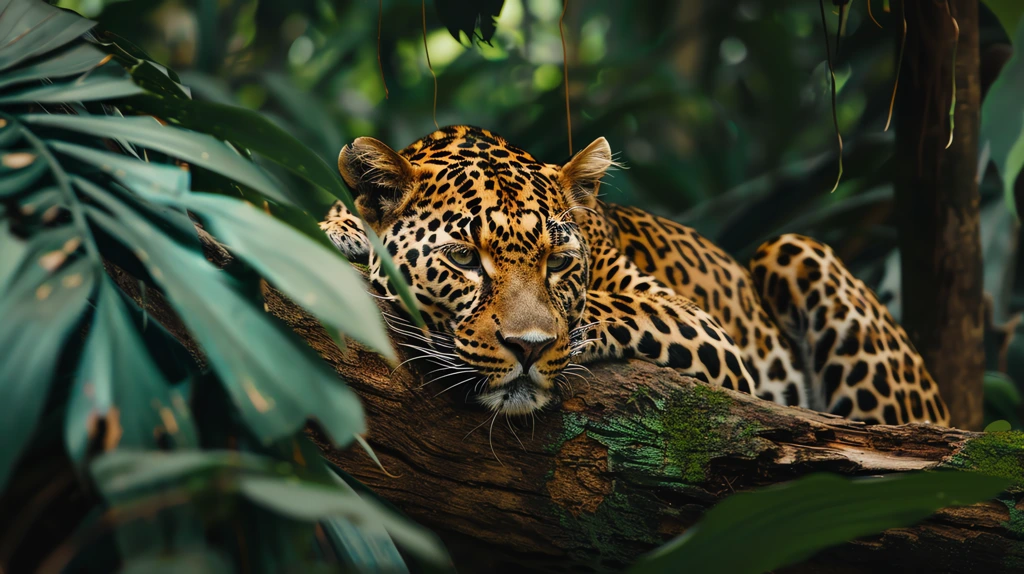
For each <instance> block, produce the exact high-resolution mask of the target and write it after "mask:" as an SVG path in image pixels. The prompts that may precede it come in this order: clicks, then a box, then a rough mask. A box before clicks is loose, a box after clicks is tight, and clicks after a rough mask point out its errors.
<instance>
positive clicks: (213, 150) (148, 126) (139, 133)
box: [21, 114, 290, 203]
mask: <svg viewBox="0 0 1024 574" xmlns="http://www.w3.org/2000/svg"><path fill="white" fill-rule="evenodd" d="M21 120H22V121H25V122H27V123H29V124H33V125H40V126H47V127H54V128H62V129H67V130H71V131H76V132H82V133H87V134H91V135H94V136H97V137H116V138H121V139H124V140H126V141H129V142H131V143H133V144H135V145H138V146H142V147H144V148H149V149H152V150H156V151H159V152H163V153H165V154H167V155H169V156H172V157H176V158H179V159H182V160H184V161H186V162H188V163H194V164H196V165H198V166H202V167H205V168H207V169H210V170H213V171H216V172H217V173H220V174H222V175H224V176H227V177H230V178H232V179H234V180H236V181H238V182H239V183H242V184H244V185H247V186H249V187H251V188H253V189H255V190H256V191H258V192H260V193H262V194H263V195H265V196H266V197H267V198H268V199H270V200H271V201H276V202H282V203H290V200H289V198H288V197H287V196H285V195H284V193H283V192H282V191H281V189H280V188H279V187H278V186H277V184H275V183H274V182H273V181H271V179H270V178H269V177H267V174H266V173H264V172H263V170H261V169H260V168H259V166H257V165H256V164H254V163H252V162H251V161H249V160H247V159H246V158H244V157H242V156H241V155H239V154H238V153H237V152H235V151H234V150H233V149H231V148H230V147H229V146H228V145H227V144H225V143H224V142H222V141H220V140H218V139H217V138H214V137H212V136H209V135H206V134H202V133H196V132H193V131H187V130H182V129H176V128H173V127H170V126H163V125H160V123H159V122H157V121H156V120H155V119H152V118H113V117H79V116H67V115H56V114H55V115H26V116H22V117H21Z"/></svg>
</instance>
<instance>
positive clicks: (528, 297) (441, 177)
mask: <svg viewBox="0 0 1024 574" xmlns="http://www.w3.org/2000/svg"><path fill="white" fill-rule="evenodd" d="M618 166H619V164H618V162H616V160H615V159H614V157H613V153H612V150H611V147H610V145H609V143H608V141H607V140H606V139H605V138H603V137H601V138H598V139H596V140H594V141H593V142H592V143H591V144H590V145H588V146H587V147H585V148H584V149H582V150H581V151H579V152H578V153H576V154H574V155H572V156H571V157H570V158H569V159H568V160H567V161H565V162H564V163H561V164H557V163H545V162H542V161H539V160H537V159H535V158H534V156H533V155H531V154H530V153H528V152H527V151H525V150H523V149H521V148H519V147H516V146H515V145H512V144H511V143H509V142H508V141H507V140H506V139H505V138H503V137H501V136H500V135H497V134H495V133H492V132H491V131H488V130H485V129H481V128H477V127H472V126H464V125H457V126H449V127H445V128H441V129H438V130H437V131H435V132H433V133H431V134H429V135H427V136H425V137H423V138H421V139H419V140H417V141H416V142H414V143H412V144H411V145H409V146H407V147H405V148H403V149H401V150H400V151H395V150H393V149H392V148H390V147H389V146H388V145H386V144H385V143H383V142H381V141H380V140H377V139H374V138H370V137H360V138H357V139H355V140H354V141H353V142H352V143H350V144H348V145H346V146H344V147H343V148H342V150H341V152H340V154H339V156H338V169H339V171H340V174H341V177H342V178H343V180H344V181H345V183H346V184H347V186H348V188H349V189H350V190H351V191H352V194H353V197H354V206H355V208H356V210H357V211H358V215H356V213H353V212H352V211H351V210H349V209H347V208H346V207H345V205H344V204H343V203H342V202H340V201H339V202H338V203H336V204H335V205H334V206H332V207H331V208H330V211H329V213H328V214H327V215H326V217H325V218H324V219H323V221H321V222H320V227H321V229H322V230H323V232H325V233H326V234H327V236H328V237H329V238H330V240H331V241H332V243H333V244H334V245H335V246H336V247H337V248H338V249H339V250H340V251H341V252H342V254H343V255H344V256H345V257H347V258H349V259H350V260H355V261H362V262H364V263H365V264H366V266H367V273H368V280H369V284H370V286H371V289H372V291H373V292H374V293H375V294H376V295H377V296H378V297H382V298H385V299H389V300H392V301H398V300H399V289H398V286H397V285H396V284H395V281H394V280H392V279H391V278H390V274H389V273H388V272H387V266H386V265H384V264H383V262H382V260H383V256H382V255H380V254H378V253H377V250H374V249H372V248H371V243H370V241H369V240H368V233H367V229H366V228H364V227H363V225H364V223H363V222H365V225H366V226H368V230H369V231H372V232H373V233H375V234H376V235H377V236H378V237H379V238H380V241H381V243H382V245H383V248H384V249H385V250H386V251H387V254H388V256H389V257H390V260H391V262H392V263H393V265H394V269H397V272H396V273H395V275H399V274H400V275H401V278H402V279H403V280H404V283H405V284H406V285H407V286H408V289H409V291H408V293H409V295H410V297H411V299H412V300H413V301H414V302H415V306H416V308H417V310H418V311H419V314H420V315H421V316H422V318H423V323H424V325H425V326H424V327H423V328H420V327H417V326H416V325H415V324H414V323H412V322H411V321H410V320H409V319H408V313H405V314H403V313H401V312H400V311H396V312H395V313H386V314H385V316H386V319H387V321H388V326H389V327H391V328H392V329H393V330H395V331H396V334H400V335H403V336H404V337H405V340H406V341H408V342H407V343H403V344H404V345H405V346H406V347H408V348H409V349H413V350H415V352H417V353H419V354H420V355H422V356H425V357H426V358H427V359H429V360H431V361H433V362H434V364H436V366H437V367H438V368H437V369H436V371H432V372H438V373H439V374H440V377H439V378H442V379H443V378H448V380H449V381H448V382H450V383H451V386H450V387H448V388H453V387H457V386H459V385H466V386H467V388H469V390H468V391H467V396H469V395H472V396H473V397H475V401H476V402H477V403H478V404H479V405H482V406H483V407H485V408H486V409H489V410H490V411H493V412H495V413H503V414H505V415H526V414H531V413H535V412H537V411H539V410H541V409H543V408H545V407H546V406H548V405H558V404H560V403H559V399H561V400H565V399H566V398H567V397H566V395H567V394H569V393H571V392H572V390H571V389H572V386H571V385H570V384H567V383H568V381H569V376H572V375H575V376H577V377H580V376H582V375H581V371H580V369H583V370H587V371H588V369H586V367H585V365H586V364H588V363H594V362H601V361H618V360H628V359H634V360H642V361H647V362H650V363H654V364H655V365H658V366H660V367H665V368H670V369H674V370H676V371H678V372H680V373H681V374H684V375H687V376H690V377H692V378H694V379H697V380H698V381H700V382H702V383H704V384H708V385H711V386H714V387H721V388H725V389H731V390H734V391H739V392H742V393H749V394H752V395H754V396H756V397H758V398H760V399H763V400H766V401H771V402H774V403H777V404H781V405H786V406H793V407H803V408H807V409H812V410H815V411H821V412H825V413H831V414H834V415H838V416H840V417H845V418H847V419H851V420H854V421H861V422H863V423H866V424H889V425H896V424H906V423H915V422H916V423H931V424H935V425H941V426H948V425H949V411H948V409H947V407H946V405H945V403H944V402H943V400H942V397H941V396H940V393H939V389H938V386H937V385H936V383H935V380H934V379H933V378H932V376H931V375H930V374H929V372H928V369H927V368H926V367H925V364H924V361H923V359H922V357H921V355H920V354H919V353H918V352H917V351H916V350H915V348H914V345H913V344H912V342H911V340H910V339H909V337H908V336H907V333H906V331H905V330H904V329H903V328H902V327H901V326H900V325H899V324H898V323H897V322H896V321H894V320H893V317H892V315H891V314H890V313H889V311H888V310H887V308H886V307H885V305H883V304H882V303H881V302H880V301H879V299H878V297H877V296H876V295H875V293H874V292H873V291H872V290H871V289H870V288H869V287H868V286H867V285H865V283H864V282H863V281H861V280H860V279H858V278H857V277H855V276H854V275H853V274H852V273H851V272H850V271H849V269H847V267H846V266H845V265H844V264H843V262H842V261H841V260H840V259H839V257H837V255H836V253H835V251H834V250H833V249H832V248H831V247H829V246H828V245H825V244H824V243H821V242H819V241H816V240H814V239H811V238H809V237H805V236H802V235H798V234H792V233H790V234H784V235H780V236H778V237H775V238H773V239H770V240H768V241H766V242H764V243H763V244H762V245H761V246H760V247H759V248H758V249H757V250H756V252H755V254H754V255H753V257H752V259H751V261H750V263H749V265H748V266H747V267H744V266H743V265H741V264H740V263H739V262H738V261H737V260H736V259H734V258H733V257H732V256H730V255H729V254H728V253H726V252H725V251H724V250H722V249H721V248H719V247H718V246H716V245H715V244H714V243H712V242H711V241H709V240H708V239H706V238H705V237H703V236H702V235H701V234H700V233H698V232H697V231H695V230H694V229H692V228H689V227H686V226H684V225H682V224H680V223H677V222H674V221H672V220H670V219H667V218H664V217H661V216H657V215H654V214H651V213H649V212H647V211H644V210H642V209H639V208H636V207H630V206H623V205H617V204H613V203H610V202H606V201H604V200H603V199H601V198H600V197H599V190H600V186H601V185H602V181H603V180H604V179H605V177H606V174H607V173H608V172H609V171H610V170H612V169H614V168H616V167H618ZM397 306H398V307H401V305H400V304H398V305H397ZM584 378H585V377H584ZM447 384H448V383H447V382H446V383H445V385H446V386H447ZM446 390H447V389H446Z"/></svg>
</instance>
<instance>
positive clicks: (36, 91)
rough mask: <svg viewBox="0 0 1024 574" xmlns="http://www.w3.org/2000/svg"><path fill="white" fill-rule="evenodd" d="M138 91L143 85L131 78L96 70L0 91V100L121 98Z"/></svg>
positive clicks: (76, 100)
mask: <svg viewBox="0 0 1024 574" xmlns="http://www.w3.org/2000/svg"><path fill="white" fill-rule="evenodd" d="M140 93H142V88H140V87H139V86H137V85H136V84H135V82H133V81H132V80H131V78H128V77H114V76H110V75H107V74H100V73H95V74H90V75H89V76H87V77H85V78H82V79H79V80H73V81H70V82H62V83H59V84H44V85H41V86H34V87H31V88H24V89H21V90H19V91H17V92H12V93H9V94H6V95H2V96H0V104H30V103H32V102H40V103H44V104H58V103H62V102H88V101H93V100H109V99H112V98H124V97H128V96H133V95H136V94H140Z"/></svg>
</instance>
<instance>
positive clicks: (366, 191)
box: [338, 137, 415, 225]
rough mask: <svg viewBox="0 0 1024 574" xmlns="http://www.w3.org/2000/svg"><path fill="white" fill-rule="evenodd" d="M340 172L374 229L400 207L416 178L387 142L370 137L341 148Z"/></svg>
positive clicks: (405, 161)
mask: <svg viewBox="0 0 1024 574" xmlns="http://www.w3.org/2000/svg"><path fill="white" fill-rule="evenodd" d="M338 171H340V172H341V177H342V178H343V179H344V180H345V183H347V184H348V186H349V189H351V190H352V194H353V195H354V196H355V198H356V205H357V206H358V207H359V212H360V214H362V216H363V217H364V218H365V219H366V220H367V221H368V222H370V224H371V225H372V224H375V223H379V222H380V221H381V220H382V219H384V217H385V216H386V215H387V214H388V213H390V212H391V211H393V210H395V209H396V208H398V207H399V206H401V204H402V200H403V199H404V198H405V196H406V195H407V194H408V192H409V190H410V188H411V186H412V182H413V176H414V174H415V168H414V167H413V165H412V164H411V163H409V160H407V159H405V158H404V157H402V156H401V155H399V154H398V152H396V151H395V150H393V149H391V148H390V147H388V146H387V144H385V143H384V142H381V141H379V140H376V139H373V138H368V137H362V138H357V139H356V140H355V141H354V142H352V143H350V144H348V145H347V146H345V147H343V148H341V153H340V154H338Z"/></svg>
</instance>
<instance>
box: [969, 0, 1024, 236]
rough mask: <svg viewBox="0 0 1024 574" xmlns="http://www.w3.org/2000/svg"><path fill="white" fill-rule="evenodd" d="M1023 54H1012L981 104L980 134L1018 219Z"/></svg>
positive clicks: (1023, 145)
mask: <svg viewBox="0 0 1024 574" xmlns="http://www.w3.org/2000/svg"><path fill="white" fill-rule="evenodd" d="M1015 43H1016V45H1017V46H1018V47H1019V46H1024V19H1021V21H1020V22H1019V23H1018V24H1017V32H1016V36H1015ZM1021 94H1024V55H1022V54H1021V49H1017V50H1015V51H1014V53H1013V57H1012V58H1010V61H1008V62H1007V63H1006V65H1005V66H1003V69H1002V71H1001V72H999V77H998V78H996V81H995V82H993V83H992V86H991V87H990V88H989V90H988V94H987V95H986V96H985V101H984V102H983V103H982V105H981V134H980V140H979V144H980V147H981V148H982V149H986V148H987V149H988V152H989V154H990V155H991V157H992V161H993V162H995V164H996V167H997V168H998V169H999V174H1000V175H1001V176H1002V178H1003V195H1004V197H1005V198H1006V205H1007V206H1008V207H1009V209H1010V210H1011V211H1012V213H1013V214H1014V216H1017V204H1016V201H1015V200H1014V197H1013V186H1014V183H1015V182H1016V181H1017V177H1018V175H1019V174H1020V172H1021V169H1022V168H1024V106H1022V105H1021V103H1020V102H1021Z"/></svg>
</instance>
